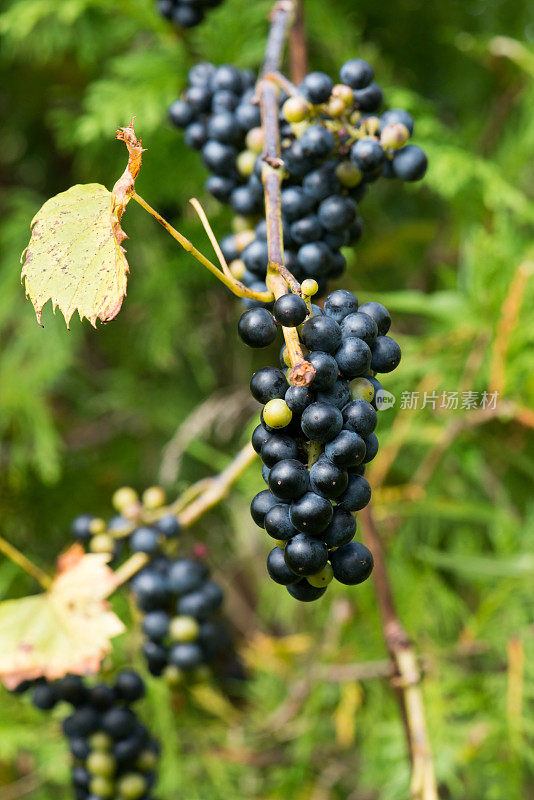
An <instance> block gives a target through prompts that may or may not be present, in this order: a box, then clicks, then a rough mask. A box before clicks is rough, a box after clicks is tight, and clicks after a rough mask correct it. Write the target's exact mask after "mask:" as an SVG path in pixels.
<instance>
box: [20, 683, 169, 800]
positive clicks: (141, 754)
mask: <svg viewBox="0 0 534 800" xmlns="http://www.w3.org/2000/svg"><path fill="white" fill-rule="evenodd" d="M26 688H29V687H28V686H27V685H22V686H21V687H19V691H22V690H24V689H26ZM32 689H33V696H32V700H33V704H34V705H35V706H36V707H37V708H39V709H42V710H45V711H48V710H51V709H52V708H54V707H55V706H56V705H57V704H58V703H59V702H60V701H64V702H66V703H69V704H70V705H71V706H72V707H73V711H72V713H71V714H69V716H67V717H66V718H65V719H64V720H63V733H64V735H65V736H66V738H67V741H68V744H69V749H70V752H71V755H72V759H73V765H72V773H71V774H72V782H73V785H74V790H75V797H76V800H96V799H97V798H98V799H99V800H115V799H116V800H150V798H151V797H152V794H151V790H152V787H153V786H154V784H155V782H156V772H155V768H156V766H157V762H158V756H159V745H158V742H157V741H156V740H155V739H154V738H152V737H151V735H150V733H149V731H148V730H147V728H146V726H145V725H143V723H142V722H141V721H140V720H139V718H138V716H137V714H136V713H135V711H133V710H132V708H131V705H132V704H133V703H135V702H136V701H137V700H139V699H140V698H142V697H143V695H144V694H145V685H144V683H143V680H142V678H141V677H140V675H139V674H138V673H137V672H135V671H134V670H131V669H125V670H123V671H122V672H119V673H118V674H117V676H116V678H115V681H114V682H113V684H112V685H110V684H108V683H104V682H100V683H94V684H92V685H91V684H89V682H88V681H87V680H86V679H83V678H81V677H80V676H79V675H66V676H65V677H64V678H61V679H59V680H57V681H52V682H49V681H45V680H39V681H37V682H35V683H34V684H33V686H32Z"/></svg>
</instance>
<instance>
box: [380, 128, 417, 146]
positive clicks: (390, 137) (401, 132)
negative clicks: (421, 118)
mask: <svg viewBox="0 0 534 800" xmlns="http://www.w3.org/2000/svg"><path fill="white" fill-rule="evenodd" d="M409 138H410V131H409V130H408V128H407V127H406V125H403V124H402V122H392V123H391V124H390V125H386V127H385V128H384V130H383V131H382V134H381V136H380V144H381V145H382V147H384V148H385V149H386V150H389V149H390V148H393V149H395V150H396V149H398V148H399V147H404V145H405V144H406V142H407V141H408V139H409Z"/></svg>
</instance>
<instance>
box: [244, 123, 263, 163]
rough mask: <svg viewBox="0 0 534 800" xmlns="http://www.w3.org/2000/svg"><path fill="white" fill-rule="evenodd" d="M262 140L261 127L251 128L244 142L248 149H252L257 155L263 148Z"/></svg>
mask: <svg viewBox="0 0 534 800" xmlns="http://www.w3.org/2000/svg"><path fill="white" fill-rule="evenodd" d="M263 140H264V136H263V128H252V129H251V130H250V131H249V132H248V133H247V138H246V139H245V143H246V145H247V148H248V149H249V150H252V152H253V153H255V154H256V155H257V156H259V154H260V153H261V152H262V150H263Z"/></svg>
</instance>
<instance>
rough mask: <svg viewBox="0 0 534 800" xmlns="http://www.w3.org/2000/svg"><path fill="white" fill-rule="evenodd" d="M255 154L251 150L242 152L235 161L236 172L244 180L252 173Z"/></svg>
mask: <svg viewBox="0 0 534 800" xmlns="http://www.w3.org/2000/svg"><path fill="white" fill-rule="evenodd" d="M256 157H257V156H256V153H253V152H252V150H243V151H242V152H241V153H239V155H238V156H237V159H236V167H237V171H238V172H239V174H240V175H243V177H244V178H249V177H250V176H251V175H252V173H253V172H254V165H255V163H256Z"/></svg>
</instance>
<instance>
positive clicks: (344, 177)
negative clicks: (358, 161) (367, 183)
mask: <svg viewBox="0 0 534 800" xmlns="http://www.w3.org/2000/svg"><path fill="white" fill-rule="evenodd" d="M336 175H337V177H338V180H339V182H340V183H341V184H342V186H347V187H348V188H349V189H352V188H354V186H358V184H359V183H361V182H362V173H361V172H360V170H359V169H358V167H357V166H355V164H353V163H352V162H351V161H341V163H339V164H338V165H337V167H336Z"/></svg>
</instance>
